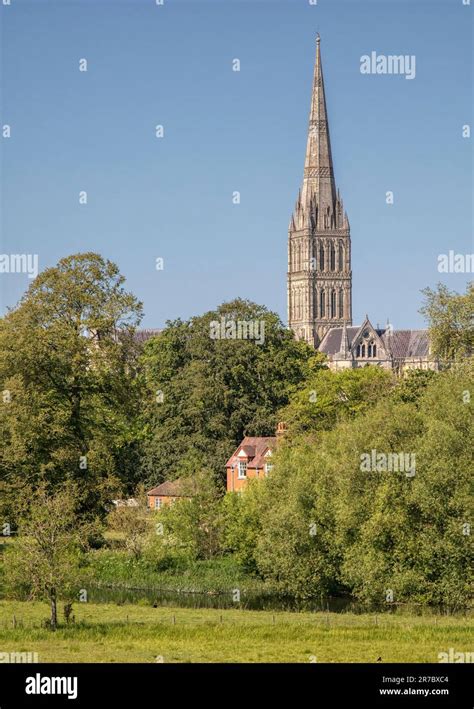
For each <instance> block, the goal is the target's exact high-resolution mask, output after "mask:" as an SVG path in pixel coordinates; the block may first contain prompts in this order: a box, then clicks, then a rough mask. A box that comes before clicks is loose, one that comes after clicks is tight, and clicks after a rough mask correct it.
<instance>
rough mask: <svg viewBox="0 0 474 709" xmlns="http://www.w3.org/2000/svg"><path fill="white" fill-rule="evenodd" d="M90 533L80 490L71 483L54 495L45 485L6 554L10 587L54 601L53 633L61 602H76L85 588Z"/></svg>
mask: <svg viewBox="0 0 474 709" xmlns="http://www.w3.org/2000/svg"><path fill="white" fill-rule="evenodd" d="M89 531H90V528H89V527H86V526H84V525H82V524H81V523H80V521H79V520H78V518H77V515H76V503H75V490H74V487H73V486H71V485H67V486H65V487H64V488H62V489H60V490H59V491H57V492H56V493H55V494H54V495H51V494H48V493H47V491H46V486H45V485H44V484H42V485H40V486H39V487H38V489H37V490H36V492H35V495H34V497H33V498H32V499H31V502H30V503H29V504H28V506H25V508H24V510H23V513H22V515H21V516H20V520H19V534H18V538H17V539H16V541H15V542H14V543H13V544H11V545H9V547H8V550H7V552H6V553H5V558H4V567H5V580H6V585H7V588H9V590H10V591H11V592H12V593H14V594H15V595H19V596H20V597H22V596H24V594H26V595H27V596H28V597H29V598H30V599H36V598H38V599H41V600H47V601H49V603H50V608H51V621H50V622H51V628H52V629H53V630H56V627H57V622H58V614H57V603H58V600H59V599H61V598H63V599H71V597H72V596H73V594H74V592H75V591H77V590H78V588H79V578H80V572H81V569H80V564H81V560H82V556H83V552H84V551H85V549H86V548H87V538H88V533H89Z"/></svg>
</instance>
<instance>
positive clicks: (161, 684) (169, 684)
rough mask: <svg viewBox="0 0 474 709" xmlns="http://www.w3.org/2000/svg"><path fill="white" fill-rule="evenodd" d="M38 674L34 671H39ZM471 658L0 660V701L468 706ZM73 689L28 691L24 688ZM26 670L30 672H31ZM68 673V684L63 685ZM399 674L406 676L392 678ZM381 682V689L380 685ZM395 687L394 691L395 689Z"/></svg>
mask: <svg viewBox="0 0 474 709" xmlns="http://www.w3.org/2000/svg"><path fill="white" fill-rule="evenodd" d="M37 675H39V678H37ZM472 675H473V673H472V666H471V665H470V664H322V663H314V664H311V663H308V664H292V665H290V664H288V665H279V664H266V665H264V664H252V665H245V664H235V665H219V664H206V665H204V664H189V665H187V664H179V665H177V664H163V663H157V664H143V665H139V664H116V665H114V664H108V665H106V664H77V665H73V664H9V665H6V664H4V665H0V709H17V708H18V707H35V706H38V707H48V708H49V709H50V708H51V707H53V708H54V707H62V706H68V707H76V706H79V707H87V708H88V709H89V708H92V707H96V706H104V707H110V708H111V709H112V707H115V706H119V707H121V706H130V707H131V708H132V709H140V708H141V707H147V706H150V707H161V706H163V703H164V702H168V703H170V702H173V704H172V705H170V704H168V706H175V705H176V706H178V705H179V706H181V705H182V702H183V700H184V699H185V700H189V701H190V702H191V701H192V702H193V704H192V706H195V705H196V703H199V704H201V703H205V706H206V707H208V706H219V707H225V706H226V705H227V704H229V703H230V704H231V705H236V704H238V705H239V706H241V707H242V709H246V707H247V705H248V704H249V703H250V704H251V705H252V706H255V704H256V702H262V708H263V706H265V707H268V706H269V703H271V702H275V706H278V707H279V706H282V705H283V706H285V705H286V704H288V705H289V706H291V707H292V709H296V708H297V707H300V706H307V707H308V708H309V709H313V707H315V708H316V707H329V706H331V707H332V706H334V707H335V708H336V707H345V706H347V707H352V706H359V705H361V706H363V707H364V709H365V707H398V706H404V707H456V709H464V707H465V708H466V709H468V708H469V709H472V706H473V701H472V685H473V683H472ZM52 677H56V678H63V679H61V683H60V684H58V687H59V688H60V689H65V690H66V691H68V690H69V693H70V694H71V695H74V693H75V686H74V678H77V697H76V698H73V697H72V698H71V699H68V696H67V694H63V695H58V694H54V695H53V694H26V692H25V688H26V687H27V685H28V687H29V688H31V689H33V688H34V689H36V688H37V687H38V682H39V688H40V689H41V688H43V690H44V689H50V688H51V685H50V678H52ZM27 678H34V682H33V680H31V679H30V680H28V679H27ZM66 678H71V684H70V685H69V687H67V686H66V684H65V683H66ZM397 678H403V679H402V680H401V681H399V682H398V681H397ZM381 690H382V691H381ZM398 690H399V691H398Z"/></svg>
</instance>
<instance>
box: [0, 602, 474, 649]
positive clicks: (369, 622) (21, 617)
mask: <svg viewBox="0 0 474 709" xmlns="http://www.w3.org/2000/svg"><path fill="white" fill-rule="evenodd" d="M74 613H75V616H76V623H75V625H74V626H69V627H61V628H60V629H58V630H57V631H56V632H55V633H52V632H51V631H49V630H47V629H45V628H41V627H40V624H41V621H42V620H43V619H45V618H47V617H48V607H47V605H46V604H43V603H27V602H16V601H0V652H36V653H38V660H39V662H157V658H162V661H163V662H315V661H317V662H376V661H377V659H378V658H379V657H381V658H382V662H437V661H438V653H439V652H444V651H448V650H449V648H450V647H452V648H454V650H455V651H461V652H462V651H464V652H468V651H470V650H472V644H473V643H472V639H473V627H474V622H473V619H472V618H462V617H453V616H451V617H445V616H442V617H437V618H435V617H434V616H413V615H392V614H390V615H388V614H385V615H378V616H375V615H373V614H371V615H354V614H350V613H339V614H336V613H329V614H326V613H284V612H280V613H279V612H276V613H271V612H266V611H247V610H237V609H236V610H222V611H221V610H213V609H205V610H201V609H200V610H193V609H188V608H176V609H173V608H152V607H150V606H137V605H124V606H116V605H106V604H101V605H93V604H88V603H87V604H86V603H84V604H80V603H78V604H76V605H75V607H74ZM13 616H15V619H16V624H17V627H16V628H13ZM158 661H160V660H158Z"/></svg>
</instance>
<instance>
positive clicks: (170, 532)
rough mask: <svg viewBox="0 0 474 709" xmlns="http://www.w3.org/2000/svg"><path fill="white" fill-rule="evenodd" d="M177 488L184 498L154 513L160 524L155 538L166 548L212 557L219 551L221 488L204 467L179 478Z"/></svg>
mask: <svg viewBox="0 0 474 709" xmlns="http://www.w3.org/2000/svg"><path fill="white" fill-rule="evenodd" d="M180 487H181V490H182V494H183V497H182V498H181V499H177V500H176V501H175V502H174V503H173V504H172V505H169V506H168V505H167V506H165V507H163V508H162V509H161V510H160V512H159V513H157V515H156V521H157V522H159V523H162V525H163V535H162V539H161V540H160V538H159V537H158V541H162V542H163V544H164V545H165V547H166V548H167V549H171V548H172V547H173V546H174V547H175V549H177V550H181V551H185V552H186V554H187V556H188V558H191V559H212V558H213V557H215V556H217V555H218V554H220V553H221V551H222V536H223V528H224V516H223V510H222V496H223V492H224V490H223V488H222V486H221V485H220V484H219V483H218V482H216V481H215V480H214V478H213V477H212V475H209V471H206V470H202V471H199V472H198V473H197V474H195V475H194V476H193V477H192V478H188V479H184V480H180ZM170 539H171V540H172V541H171V543H170Z"/></svg>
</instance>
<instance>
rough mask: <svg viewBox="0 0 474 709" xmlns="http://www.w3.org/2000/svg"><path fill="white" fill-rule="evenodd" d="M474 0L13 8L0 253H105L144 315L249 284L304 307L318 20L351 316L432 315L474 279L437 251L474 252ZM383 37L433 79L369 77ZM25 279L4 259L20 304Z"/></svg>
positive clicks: (48, 3)
mask: <svg viewBox="0 0 474 709" xmlns="http://www.w3.org/2000/svg"><path fill="white" fill-rule="evenodd" d="M472 12H473V8H472V7H471V6H465V5H463V3H462V0H436V1H433V0H431V1H430V0H423V1H417V0H409V1H408V0H397V1H396V2H393V1H391V0H372V1H370V2H362V1H358V0H349V1H341V0H318V2H317V5H310V3H309V0H285V1H283V0H282V1H281V2H279V1H277V0H267V1H263V0H262V1H257V0H252V1H250V0H248V1H246V2H244V1H240V2H239V1H237V0H235V1H233V0H214V1H210V0H207V1H206V0H190V1H188V2H185V1H184V0H181V1H180V0H164V5H163V6H157V5H156V4H155V0H133V1H132V0H55V1H53V0H34V2H26V1H25V0H12V4H11V6H6V7H5V6H1V5H0V17H1V22H2V40H3V41H2V112H1V123H2V124H5V123H7V124H9V125H11V131H12V134H11V138H9V139H3V140H1V142H0V147H1V148H2V189H1V198H2V206H3V209H2V214H1V244H0V252H1V253H37V254H38V255H39V263H40V268H45V267H47V266H50V265H53V264H54V263H56V262H57V260H58V259H59V258H61V257H62V256H66V255H68V254H71V253H75V252H78V251H88V250H93V251H98V252H100V253H101V254H103V255H104V256H106V257H107V258H110V259H112V260H113V261H115V262H116V263H118V265H119V267H120V269H121V271H122V272H123V274H124V275H125V276H126V278H127V285H128V288H129V289H130V290H132V291H133V292H134V293H135V294H136V295H137V296H138V297H139V298H140V300H142V301H143V302H144V308H145V318H144V321H143V325H144V326H147V327H162V326H163V325H164V322H165V321H166V320H167V319H174V318H176V317H183V318H187V317H189V316H191V315H197V314H200V313H202V312H204V311H206V310H209V309H212V308H214V307H216V306H217V305H218V304H220V303H221V302H223V301H224V300H230V299H232V298H234V297H237V296H240V297H243V298H249V299H251V300H254V301H256V302H258V303H264V304H265V305H267V306H268V307H269V308H270V309H272V310H276V311H277V312H278V313H279V314H280V315H281V317H282V319H283V320H284V321H286V260H287V228H288V222H289V218H290V214H291V211H292V209H293V205H294V202H295V199H296V195H297V191H298V188H299V185H300V183H301V179H302V172H303V163H304V151H305V144H306V132H307V120H308V112H309V103H310V90H311V79H312V71H313V62H314V52H315V34H316V32H317V31H319V32H320V34H321V51H322V60H323V68H324V75H325V84H326V97H327V102H328V112H329V120H330V128H331V140H332V150H333V158H334V167H335V175H336V182H337V184H338V186H339V188H340V190H341V194H342V196H343V199H344V203H345V207H346V209H347V212H348V216H349V220H350V223H351V236H352V269H353V318H354V323H359V322H361V320H362V319H363V317H364V315H365V313H366V312H367V313H368V314H369V316H370V318H371V320H372V322H373V323H374V324H376V323H377V322H380V323H384V322H385V321H386V319H387V317H389V318H390V320H391V322H392V323H393V325H394V327H395V328H408V327H421V326H422V325H423V320H422V318H421V316H420V315H419V314H418V312H417V311H418V308H419V307H420V305H421V300H422V296H421V294H420V290H421V288H423V287H425V286H434V285H435V284H436V283H437V282H438V281H443V282H444V283H446V284H447V285H448V286H449V287H451V288H453V289H455V290H457V291H462V290H464V288H465V284H466V282H467V281H468V280H470V278H471V279H472V274H471V275H470V276H469V274H459V273H458V274H449V275H446V274H440V273H438V270H437V263H438V262H437V257H438V255H439V254H443V253H447V252H448V251H449V250H454V251H455V252H456V253H463V254H466V253H469V252H471V251H472V249H473V243H472V138H471V139H466V138H463V137H462V126H463V125H465V124H471V123H472ZM371 51H377V53H379V54H386V55H389V54H397V55H400V54H408V55H412V54H413V55H415V56H416V78H415V79H413V80H407V79H405V78H404V77H403V76H384V75H379V76H373V75H369V76H366V75H362V74H361V73H360V57H361V56H362V55H364V54H370V52H371ZM81 58H86V59H87V61H88V71H87V72H80V71H79V60H80V59H81ZM235 58H238V59H239V60H240V62H241V71H240V72H234V71H232V60H233V59H235ZM158 124H161V125H163V126H164V137H163V138H161V139H158V138H156V136H155V126H156V125H158ZM81 190H86V191H87V194H88V203H87V205H80V204H79V192H80V191H81ZM236 190H238V191H239V192H240V193H241V203H240V204H239V205H235V204H233V202H232V193H233V192H234V191H236ZM388 190H392V191H393V192H394V204H393V205H390V206H389V205H387V204H386V201H385V193H386V192H387V191H388ZM157 257H162V258H163V259H164V270H163V271H157V270H156V268H155V260H156V258H157ZM28 284H29V280H28V278H27V276H26V275H24V274H2V275H0V298H1V307H2V312H5V310H6V308H7V307H9V306H10V307H11V306H13V305H14V304H15V303H16V302H17V300H18V299H19V297H20V296H21V294H22V292H23V291H24V290H25V288H26V287H27V286H28Z"/></svg>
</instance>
